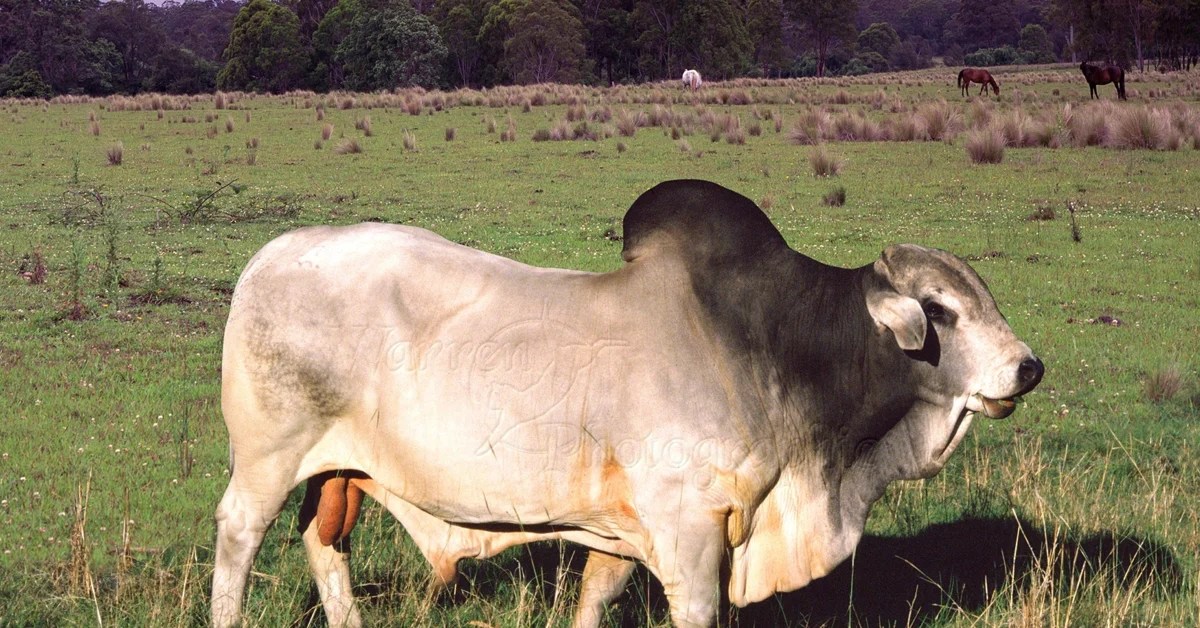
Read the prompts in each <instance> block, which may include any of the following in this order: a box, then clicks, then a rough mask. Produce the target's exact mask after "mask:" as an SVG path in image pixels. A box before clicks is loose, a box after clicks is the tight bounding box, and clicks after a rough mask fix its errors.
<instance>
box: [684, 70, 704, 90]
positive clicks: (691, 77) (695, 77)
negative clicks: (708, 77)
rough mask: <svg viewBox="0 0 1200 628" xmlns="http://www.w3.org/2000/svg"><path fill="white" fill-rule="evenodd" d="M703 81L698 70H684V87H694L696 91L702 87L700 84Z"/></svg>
mask: <svg viewBox="0 0 1200 628" xmlns="http://www.w3.org/2000/svg"><path fill="white" fill-rule="evenodd" d="M702 82H703V81H701V80H700V73H699V72H697V71H695V70H684V71H683V86H684V87H690V88H692V91H695V90H697V89H700V84H701V83H702Z"/></svg>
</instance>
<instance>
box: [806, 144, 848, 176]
mask: <svg viewBox="0 0 1200 628" xmlns="http://www.w3.org/2000/svg"><path fill="white" fill-rule="evenodd" d="M808 164H809V165H810V166H812V171H813V176H817V177H836V176H837V175H838V173H840V172H841V171H842V166H844V165H845V164H844V162H843V161H842V159H841V158H840V157H837V156H836V155H833V154H832V153H830V152H829V149H828V148H826V146H825V145H824V144H817V145H816V147H815V148H813V149H812V152H810V153H809V154H808Z"/></svg>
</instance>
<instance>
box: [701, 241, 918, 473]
mask: <svg viewBox="0 0 1200 628" xmlns="http://www.w3.org/2000/svg"><path fill="white" fill-rule="evenodd" d="M872 272H873V271H872V268H871V266H864V267H861V268H855V269H847V268H837V267H831V266H827V265H825V264H822V263H820V262H817V261H816V260H813V259H811V258H809V257H806V256H804V255H801V254H799V253H796V252H795V251H792V250H790V249H785V250H783V251H778V252H774V253H773V254H771V255H767V256H765V259H758V260H755V261H754V263H753V267H752V268H745V267H739V265H738V264H737V263H736V262H732V261H728V260H727V261H726V263H724V264H711V265H708V266H707V268H706V269H705V272H703V273H695V274H693V277H692V281H693V286H694V288H695V290H696V294H697V297H698V298H699V299H700V302H701V304H702V305H703V306H704V308H705V309H706V310H707V311H708V313H709V316H710V320H711V321H712V323H713V327H714V330H715V331H716V333H717V335H718V337H719V339H720V341H721V342H722V343H723V344H725V348H726V350H727V351H728V354H729V355H731V356H733V359H735V360H736V361H738V364H739V365H741V366H742V370H743V372H744V373H745V374H746V377H747V378H749V379H750V383H751V385H752V386H756V387H758V392H759V394H770V395H772V396H773V397H774V399H771V401H772V402H773V403H771V404H769V407H771V408H773V409H774V411H775V412H776V413H777V414H778V415H779V416H776V417H764V418H765V419H766V420H767V422H768V424H769V425H770V427H771V429H772V430H773V431H774V432H776V434H777V436H778V437H779V438H782V439H785V440H793V439H795V441H796V442H806V441H807V442H813V441H814V440H815V442H819V443H826V444H827V445H826V446H827V447H828V448H829V449H828V451H826V452H824V453H825V454H826V460H827V461H828V463H829V464H832V465H834V466H835V467H843V466H845V465H849V464H850V463H852V462H853V459H854V457H855V456H856V455H857V453H856V451H858V450H859V449H861V448H862V447H863V446H868V447H869V446H870V444H871V443H872V442H873V441H874V440H875V439H878V438H880V437H882V436H883V434H884V433H886V432H887V430H888V429H890V428H891V427H892V426H893V425H895V423H896V422H897V421H899V420H900V418H901V417H903V416H904V414H905V412H907V411H908V409H909V408H910V407H911V405H912V402H913V400H912V399H911V398H908V397H907V396H903V395H900V396H898V395H895V394H893V393H892V391H895V390H911V387H910V386H907V385H906V384H907V383H908V382H907V378H908V360H907V359H906V358H905V357H904V355H903V353H902V352H901V351H900V350H899V349H898V348H897V347H895V346H894V343H892V342H891V340H890V339H888V338H885V337H884V336H881V335H880V334H878V333H877V332H876V330H875V324H874V322H873V320H872V319H871V316H870V314H869V312H868V311H867V308H866V302H865V298H864V293H863V290H864V285H865V284H866V282H868V281H870V280H871V279H872V278H871V277H870V276H869V274H870V273H872ZM898 379H899V380H902V381H896V380H898ZM880 381H888V382H893V383H895V384H896V385H895V386H879V385H877V384H878V382H880Z"/></svg>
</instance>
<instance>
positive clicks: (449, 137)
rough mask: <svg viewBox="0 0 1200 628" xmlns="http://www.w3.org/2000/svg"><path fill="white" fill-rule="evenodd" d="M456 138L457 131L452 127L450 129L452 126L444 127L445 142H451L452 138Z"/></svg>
mask: <svg viewBox="0 0 1200 628" xmlns="http://www.w3.org/2000/svg"><path fill="white" fill-rule="evenodd" d="M457 136H458V130H457V129H455V128H454V127H452V126H448V127H446V141H447V142H453V141H454V138H455V137H457Z"/></svg>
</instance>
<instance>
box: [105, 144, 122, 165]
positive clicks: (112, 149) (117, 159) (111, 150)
mask: <svg viewBox="0 0 1200 628" xmlns="http://www.w3.org/2000/svg"><path fill="white" fill-rule="evenodd" d="M104 154H105V155H106V156H107V157H108V164H109V165H110V166H119V165H121V162H122V161H124V159H125V145H124V144H122V143H121V142H117V143H116V144H113V145H112V146H109V147H108V150H107V151H105V153H104Z"/></svg>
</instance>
